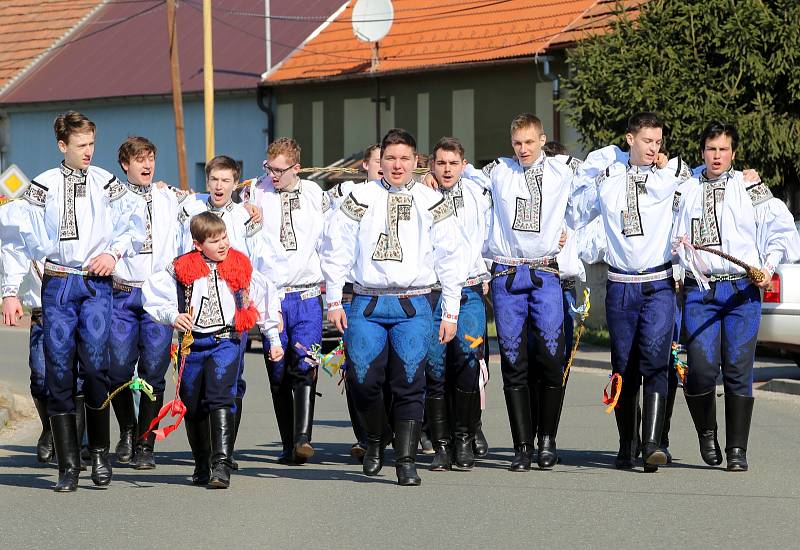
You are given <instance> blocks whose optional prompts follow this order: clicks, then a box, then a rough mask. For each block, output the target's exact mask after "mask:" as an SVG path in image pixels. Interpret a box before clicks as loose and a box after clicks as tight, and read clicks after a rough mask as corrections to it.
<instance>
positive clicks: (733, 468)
mask: <svg viewBox="0 0 800 550" xmlns="http://www.w3.org/2000/svg"><path fill="white" fill-rule="evenodd" d="M754 401H755V399H754V398H753V397H749V396H746V395H733V394H730V395H728V394H727V393H726V394H725V458H726V459H727V461H728V467H727V468H728V471H729V472H746V471H747V468H748V466H747V440H748V439H749V437H750V421H751V420H752V418H753V403H754Z"/></svg>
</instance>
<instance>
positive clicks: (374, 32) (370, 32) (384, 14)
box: [353, 0, 394, 42]
mask: <svg viewBox="0 0 800 550" xmlns="http://www.w3.org/2000/svg"><path fill="white" fill-rule="evenodd" d="M392 21H394V7H393V6H392V2H391V0H358V1H357V2H356V5H355V6H353V34H355V35H356V38H358V39H359V40H362V41H364V42H378V41H379V40H381V39H382V38H383V37H384V36H386V35H387V34H389V29H391V28H392Z"/></svg>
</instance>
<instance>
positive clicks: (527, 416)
mask: <svg viewBox="0 0 800 550" xmlns="http://www.w3.org/2000/svg"><path fill="white" fill-rule="evenodd" d="M503 391H504V393H505V394H506V408H507V409H508V420H509V423H510V424H511V439H512V440H513V441H514V458H513V459H512V460H511V467H510V468H509V470H511V471H512V472H524V471H526V470H530V469H531V459H532V455H533V426H532V424H531V403H530V393H529V392H528V388H526V387H522V388H511V389H506V390H503Z"/></svg>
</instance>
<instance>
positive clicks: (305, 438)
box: [292, 385, 314, 464]
mask: <svg viewBox="0 0 800 550" xmlns="http://www.w3.org/2000/svg"><path fill="white" fill-rule="evenodd" d="M313 392H314V388H312V387H311V386H309V385H303V386H300V387H297V388H295V390H294V438H293V439H294V445H293V447H292V459H293V460H294V462H295V464H305V463H306V461H307V460H308V459H309V458H311V457H312V456H314V447H312V446H311V425H312V423H313V422H314V417H313V413H312V411H311V394H312V393H313Z"/></svg>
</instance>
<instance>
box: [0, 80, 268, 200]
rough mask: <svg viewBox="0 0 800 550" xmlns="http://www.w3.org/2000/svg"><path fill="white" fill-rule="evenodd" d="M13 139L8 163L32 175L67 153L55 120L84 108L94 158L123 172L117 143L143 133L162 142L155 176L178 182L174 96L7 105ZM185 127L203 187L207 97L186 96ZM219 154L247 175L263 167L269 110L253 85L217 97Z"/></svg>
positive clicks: (195, 176)
mask: <svg viewBox="0 0 800 550" xmlns="http://www.w3.org/2000/svg"><path fill="white" fill-rule="evenodd" d="M5 109H6V111H7V112H8V115H9V119H10V125H9V126H10V127H9V132H10V138H11V142H10V144H9V148H8V151H7V154H6V157H5V159H4V165H5V166H8V165H10V164H16V165H17V166H19V167H20V168H21V169H22V171H23V172H25V174H26V175H27V176H28V177H29V178H33V177H35V176H36V175H37V174H39V173H41V172H43V171H45V170H47V169H49V168H53V167H55V166H56V165H57V164H58V163H59V162H61V160H63V156H62V155H61V153H60V152H59V150H58V147H56V141H55V137H54V134H53V120H54V119H55V117H56V116H58V114H59V113H62V112H64V111H67V110H69V109H75V110H78V111H81V112H82V113H84V114H85V115H86V116H88V117H89V118H90V119H91V120H92V121H93V122H94V123H95V124H96V125H97V142H96V146H95V156H94V160H93V161H92V164H94V165H95V166H100V167H102V168H105V169H106V170H109V171H111V172H114V173H115V174H117V175H118V176H119V177H120V178H122V177H124V174H123V173H122V170H121V168H120V167H119V165H118V164H117V148H118V147H119V145H120V143H122V141H123V140H124V139H125V138H126V137H127V136H129V135H142V136H144V137H146V138H148V139H150V140H151V141H152V142H153V143H155V144H156V147H158V157H157V159H156V179H161V180H164V181H166V182H168V183H170V184H172V185H175V186H176V187H177V186H178V164H177V157H176V152H175V151H176V149H175V128H174V118H173V114H172V101H171V100H169V99H166V100H158V101H157V100H153V99H143V98H125V99H120V100H108V101H98V100H93V101H87V102H84V103H80V102H76V103H70V104H47V105H42V104H38V105H33V106H25V107H6V108H5ZM183 109H184V124H185V129H186V161H187V162H186V164H187V171H188V175H189V183H190V185H192V186H193V187H194V188H195V189H198V190H202V189H205V181H204V178H203V172H202V168H201V166H200V164H201V163H203V162H204V161H205V134H204V130H203V120H204V115H203V101H202V98H201V97H196V98H191V99H189V98H186V99H184V104H183ZM214 113H215V124H216V130H215V139H216V154H225V155H228V156H231V157H234V158H235V159H237V160H240V161H242V162H243V165H244V174H243V177H244V178H247V177H254V176H257V175H259V174H260V173H261V162H262V161H263V160H264V158H265V151H266V133H265V128H266V115H265V114H264V113H263V112H262V111H261V110H259V108H258V106H257V105H256V98H255V91H253V92H252V93H249V92H248V93H247V94H246V95H244V94H243V95H237V96H218V97H217V98H216V99H215V106H214Z"/></svg>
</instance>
